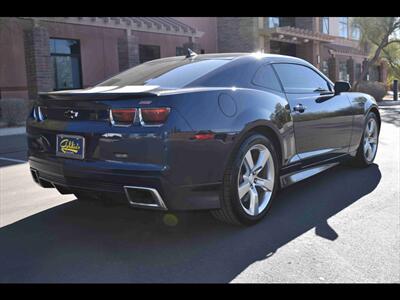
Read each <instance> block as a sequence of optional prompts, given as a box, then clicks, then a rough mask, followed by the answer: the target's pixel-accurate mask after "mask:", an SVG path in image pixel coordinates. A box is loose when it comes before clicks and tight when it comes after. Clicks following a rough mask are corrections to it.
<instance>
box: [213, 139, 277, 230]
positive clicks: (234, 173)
mask: <svg viewBox="0 0 400 300" xmlns="http://www.w3.org/2000/svg"><path fill="white" fill-rule="evenodd" d="M278 178H279V177H278V160H277V155H276V151H275V148H274V145H273V143H272V142H271V141H270V140H269V139H268V138H266V137H265V136H263V135H260V134H252V135H251V136H249V137H248V138H247V139H246V140H245V141H244V142H243V143H242V145H241V146H240V148H239V149H238V151H237V153H236V155H235V157H234V158H233V160H232V161H231V163H230V165H229V166H228V168H227V170H226V172H225V175H224V180H223V189H222V195H221V208H220V209H218V210H214V211H212V212H211V213H212V214H213V216H214V217H216V218H217V219H219V220H222V221H224V222H227V223H231V224H240V225H252V224H255V223H256V222H258V221H259V220H261V219H262V218H263V217H264V216H265V214H266V213H267V211H268V210H269V208H270V206H271V203H272V200H273V198H274V195H275V192H276V190H277V182H278Z"/></svg>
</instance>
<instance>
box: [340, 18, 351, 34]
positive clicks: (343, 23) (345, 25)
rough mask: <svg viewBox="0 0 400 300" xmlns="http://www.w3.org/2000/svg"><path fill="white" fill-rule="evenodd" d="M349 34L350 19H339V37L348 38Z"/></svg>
mask: <svg viewBox="0 0 400 300" xmlns="http://www.w3.org/2000/svg"><path fill="white" fill-rule="evenodd" d="M348 32H349V18H348V17H340V18H339V36H341V37H344V38H347V37H348Z"/></svg>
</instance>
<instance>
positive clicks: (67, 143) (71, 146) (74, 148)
mask: <svg viewBox="0 0 400 300" xmlns="http://www.w3.org/2000/svg"><path fill="white" fill-rule="evenodd" d="M60 149H61V152H63V153H71V152H72V153H78V152H79V149H81V147H80V146H79V145H78V144H75V142H74V141H71V140H69V139H63V140H61V142H60Z"/></svg>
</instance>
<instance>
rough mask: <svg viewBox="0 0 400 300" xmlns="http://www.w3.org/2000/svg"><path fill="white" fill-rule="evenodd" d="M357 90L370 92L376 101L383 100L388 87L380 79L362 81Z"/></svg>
mask: <svg viewBox="0 0 400 300" xmlns="http://www.w3.org/2000/svg"><path fill="white" fill-rule="evenodd" d="M356 92H360V93H366V94H369V95H371V96H372V97H374V98H375V100H376V101H381V100H382V99H383V97H385V95H386V93H387V87H386V85H385V84H384V83H382V82H378V81H361V82H360V83H359V84H358V87H357V89H356Z"/></svg>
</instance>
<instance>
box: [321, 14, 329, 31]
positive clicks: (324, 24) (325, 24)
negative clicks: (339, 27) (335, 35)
mask: <svg viewBox="0 0 400 300" xmlns="http://www.w3.org/2000/svg"><path fill="white" fill-rule="evenodd" d="M321 32H322V33H324V34H329V17H321Z"/></svg>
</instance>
